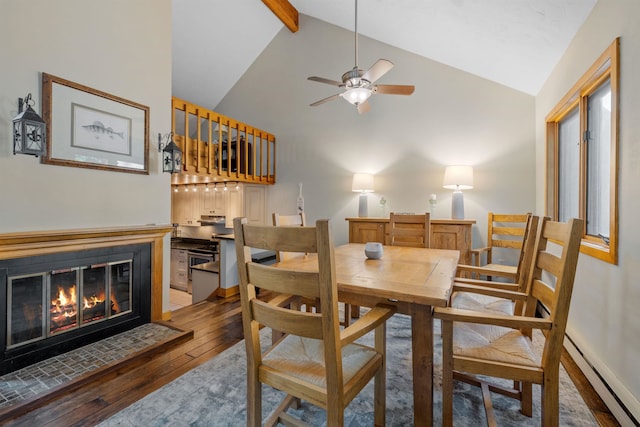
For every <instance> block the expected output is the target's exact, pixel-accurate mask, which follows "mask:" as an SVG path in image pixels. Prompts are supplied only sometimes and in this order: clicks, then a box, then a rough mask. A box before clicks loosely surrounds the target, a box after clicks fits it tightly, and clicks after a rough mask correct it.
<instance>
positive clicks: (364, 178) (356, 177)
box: [351, 173, 374, 193]
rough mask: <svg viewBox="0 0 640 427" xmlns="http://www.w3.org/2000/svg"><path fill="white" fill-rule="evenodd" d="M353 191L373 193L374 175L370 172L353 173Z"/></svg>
mask: <svg viewBox="0 0 640 427" xmlns="http://www.w3.org/2000/svg"><path fill="white" fill-rule="evenodd" d="M351 191H354V192H357V193H372V192H373V191H374V187H373V175H372V174H370V173H355V174H353V183H352V184H351Z"/></svg>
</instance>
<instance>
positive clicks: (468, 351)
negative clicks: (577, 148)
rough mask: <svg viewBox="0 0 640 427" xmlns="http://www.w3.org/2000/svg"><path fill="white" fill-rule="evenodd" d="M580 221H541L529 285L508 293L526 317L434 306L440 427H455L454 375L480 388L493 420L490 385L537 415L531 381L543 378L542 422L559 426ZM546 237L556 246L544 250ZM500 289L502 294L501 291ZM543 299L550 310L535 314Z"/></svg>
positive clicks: (489, 420) (491, 423)
mask: <svg viewBox="0 0 640 427" xmlns="http://www.w3.org/2000/svg"><path fill="white" fill-rule="evenodd" d="M583 225H584V221H583V220H581V219H571V220H569V221H568V222H566V223H561V222H555V221H551V220H550V219H549V218H543V219H542V221H541V224H540V227H539V228H538V232H537V237H536V245H535V249H534V259H533V263H532V265H531V271H532V273H531V275H530V276H529V278H528V283H527V290H526V292H512V293H511V297H512V298H513V299H519V300H521V301H523V303H524V307H523V311H522V314H521V315H517V314H516V315H504V314H490V313H487V312H478V311H471V310H463V309H457V308H452V307H436V308H435V310H434V311H435V312H434V316H435V317H436V318H438V319H440V320H441V324H442V419H443V425H445V426H451V425H453V380H454V379H456V380H460V381H464V382H468V383H469V384H472V385H476V386H479V387H480V388H481V390H482V396H483V401H484V404H485V410H486V416H487V423H488V425H489V426H495V425H496V419H495V414H494V412H493V408H492V404H491V397H490V394H489V392H490V391H492V392H495V393H499V394H504V395H506V396H509V397H511V398H514V399H518V400H520V402H521V405H520V408H521V409H520V410H521V412H522V413H523V414H525V415H527V416H532V405H533V403H532V387H531V384H532V383H535V384H540V385H542V387H541V392H542V396H541V409H542V415H541V424H542V425H543V426H557V425H558V422H559V409H558V405H559V403H558V399H559V396H558V393H559V375H560V373H559V372H560V356H561V354H562V345H563V340H564V333H565V328H566V325H567V317H568V315H569V307H570V303H571V293H572V290H573V282H574V278H575V272H576V266H577V262H578V255H579V254H580V243H581V238H582V231H583ZM548 241H551V242H553V244H554V248H553V249H552V250H548V249H547V242H548ZM557 246H559V248H557ZM498 294H500V296H503V297H504V291H502V292H498ZM539 303H540V304H541V305H542V306H543V307H544V308H545V310H546V311H548V316H545V317H544V318H538V317H536V316H535V314H536V309H537V306H538V304H539ZM532 329H540V330H542V331H544V335H543V334H537V335H540V336H541V339H542V340H543V344H542V350H541V351H540V350H539V349H538V348H536V346H534V344H533V342H532V339H531V332H532ZM537 338H538V336H536V339H537ZM477 375H482V376H483V377H482V378H480V377H478V376H477ZM487 377H494V378H504V379H512V380H514V381H516V382H517V384H519V387H514V388H513V389H508V388H506V387H504V386H500V385H496V384H491V383H489V382H488V381H489V380H488V379H487Z"/></svg>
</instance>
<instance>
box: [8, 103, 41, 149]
mask: <svg viewBox="0 0 640 427" xmlns="http://www.w3.org/2000/svg"><path fill="white" fill-rule="evenodd" d="M33 104H34V102H33V100H32V99H31V94H29V95H27V97H26V98H24V99H22V98H18V115H17V116H16V117H15V118H14V119H13V154H17V153H20V154H29V155H31V156H36V157H38V156H42V155H44V151H45V132H46V129H47V125H46V123H45V122H44V120H42V118H41V117H40V116H39V115H38V113H36V112H35V111H34V110H33V108H31V105H33ZM23 110H24V111H23Z"/></svg>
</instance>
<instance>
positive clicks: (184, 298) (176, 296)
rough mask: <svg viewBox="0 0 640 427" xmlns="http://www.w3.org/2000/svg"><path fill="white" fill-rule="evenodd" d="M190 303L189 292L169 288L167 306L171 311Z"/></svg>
mask: <svg viewBox="0 0 640 427" xmlns="http://www.w3.org/2000/svg"><path fill="white" fill-rule="evenodd" d="M188 305H191V294H189V293H188V292H185V291H180V290H178V289H173V288H169V307H170V310H171V311H175V310H178V309H179V308H182V307H186V306H188Z"/></svg>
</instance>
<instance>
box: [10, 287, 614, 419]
mask: <svg viewBox="0 0 640 427" xmlns="http://www.w3.org/2000/svg"><path fill="white" fill-rule="evenodd" d="M172 317H173V318H172V321H171V323H172V324H174V325H175V326H177V327H180V328H183V329H193V330H194V338H193V340H191V341H189V342H186V343H184V344H183V345H181V346H179V347H177V348H174V349H172V350H170V351H168V352H166V353H163V354H159V355H156V356H153V357H149V358H146V359H144V360H141V361H140V362H136V364H135V365H134V366H132V365H129V366H127V367H123V368H122V369H120V370H119V371H117V372H114V373H112V374H110V375H108V376H105V377H103V378H101V379H100V380H99V381H97V382H94V383H92V384H90V385H88V386H85V387H82V388H80V389H78V390H76V391H74V392H73V393H69V394H67V395H64V396H61V397H60V398H58V399H57V400H54V401H52V402H50V403H48V404H46V405H45V406H42V407H41V408H38V409H35V410H33V411H31V412H29V413H28V414H26V415H23V416H22V417H20V418H17V419H14V420H12V421H10V423H11V425H12V426H25V427H27V426H28V427H32V426H93V425H95V424H97V423H99V422H101V421H103V420H105V419H107V418H109V417H110V416H111V415H113V414H115V413H116V412H118V411H120V410H121V409H124V408H125V407H127V406H129V405H130V404H131V403H133V402H135V401H137V400H139V399H141V398H142V397H144V396H146V395H147V394H149V393H151V392H152V391H154V390H156V389H158V388H160V387H162V386H163V385H165V384H167V383H168V382H170V381H172V380H174V379H176V378H177V377H179V376H180V375H182V374H184V373H185V372H187V371H188V370H190V369H193V368H195V367H196V366H198V365H200V364H202V363H204V362H206V361H207V360H209V359H211V358H212V357H214V356H216V355H217V354H219V353H221V352H222V351H224V350H225V349H227V348H229V347H231V346H232V345H234V344H235V343H237V342H239V341H240V340H242V320H241V315H240V304H239V297H238V296H235V297H231V298H227V299H218V300H215V301H204V302H202V303H199V304H196V305H193V306H188V307H185V308H182V309H179V310H177V311H174V312H173V315H172ZM562 363H563V365H564V366H565V368H566V369H567V371H568V372H569V375H570V376H571V378H572V379H573V381H574V383H576V385H577V387H578V389H579V390H580V392H581V393H582V395H583V397H584V400H585V402H586V403H587V405H588V406H589V407H590V408H591V410H592V411H593V413H594V416H595V418H596V419H597V420H598V421H599V423H600V425H601V426H606V427H609V426H618V425H619V424H618V423H617V422H616V420H615V418H613V416H612V415H611V413H610V412H609V410H608V409H607V407H606V406H605V405H604V403H603V402H602V400H601V399H600V398H599V397H598V395H597V394H596V393H595V391H594V390H593V388H592V387H591V386H590V384H589V383H588V382H587V381H586V379H585V378H584V376H583V375H582V374H581V372H580V371H579V369H578V367H577V366H576V365H575V363H574V362H573V360H571V358H570V356H569V355H568V354H566V352H565V353H564V355H563V360H562Z"/></svg>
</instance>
